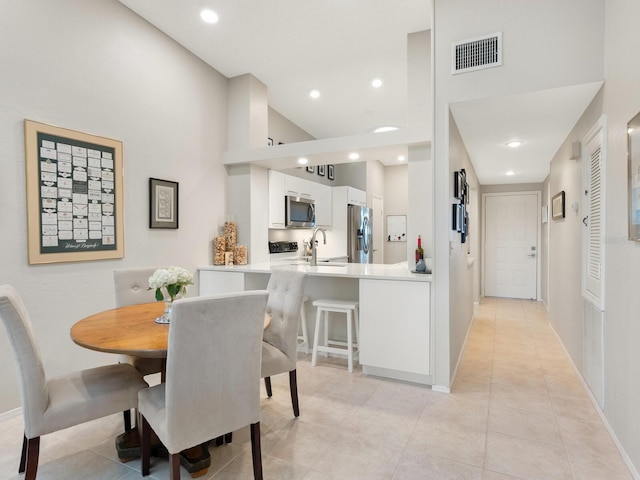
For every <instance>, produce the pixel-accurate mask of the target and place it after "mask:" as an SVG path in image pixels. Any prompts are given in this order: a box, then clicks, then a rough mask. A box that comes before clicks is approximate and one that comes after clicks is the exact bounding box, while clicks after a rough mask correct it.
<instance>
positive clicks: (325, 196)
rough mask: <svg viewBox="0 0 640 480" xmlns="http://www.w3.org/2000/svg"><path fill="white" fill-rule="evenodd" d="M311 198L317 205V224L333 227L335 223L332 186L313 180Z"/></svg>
mask: <svg viewBox="0 0 640 480" xmlns="http://www.w3.org/2000/svg"><path fill="white" fill-rule="evenodd" d="M311 198H313V200H314V201H315V205H316V226H318V227H331V225H332V223H333V210H332V208H333V207H332V204H333V203H332V202H333V199H332V192H331V187H330V186H328V185H323V184H321V183H315V182H313V184H312V188H311Z"/></svg>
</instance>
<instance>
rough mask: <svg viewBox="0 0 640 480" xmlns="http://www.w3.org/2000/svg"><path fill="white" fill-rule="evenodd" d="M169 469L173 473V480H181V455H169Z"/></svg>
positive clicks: (171, 477) (171, 475)
mask: <svg viewBox="0 0 640 480" xmlns="http://www.w3.org/2000/svg"><path fill="white" fill-rule="evenodd" d="M169 469H170V471H171V474H170V477H169V478H170V479H171V480H180V454H179V453H172V454H170V455H169Z"/></svg>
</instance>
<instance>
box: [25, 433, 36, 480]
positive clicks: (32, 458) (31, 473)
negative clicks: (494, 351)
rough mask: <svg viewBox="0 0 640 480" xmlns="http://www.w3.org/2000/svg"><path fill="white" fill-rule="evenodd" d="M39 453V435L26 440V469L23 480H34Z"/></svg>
mask: <svg viewBox="0 0 640 480" xmlns="http://www.w3.org/2000/svg"><path fill="white" fill-rule="evenodd" d="M39 455H40V437H35V438H30V439H28V440H27V471H26V472H25V475H24V480H36V473H38V457H39Z"/></svg>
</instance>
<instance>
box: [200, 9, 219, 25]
mask: <svg viewBox="0 0 640 480" xmlns="http://www.w3.org/2000/svg"><path fill="white" fill-rule="evenodd" d="M200 18H201V19H202V20H203V21H205V22H207V23H216V22H217V21H218V14H217V13H216V12H214V11H213V10H209V9H208V8H205V9H204V10H202V11H201V12H200Z"/></svg>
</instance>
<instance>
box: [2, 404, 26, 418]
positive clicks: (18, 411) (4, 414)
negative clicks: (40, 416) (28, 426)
mask: <svg viewBox="0 0 640 480" xmlns="http://www.w3.org/2000/svg"><path fill="white" fill-rule="evenodd" d="M18 415H22V407H18V408H14V409H13V410H8V411H6V412H2V413H0V421H2V420H6V419H7V418H11V417H16V416H18Z"/></svg>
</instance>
